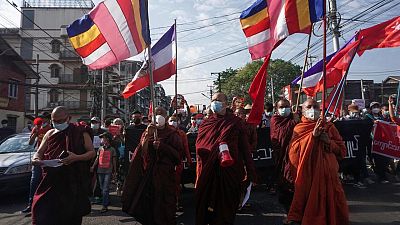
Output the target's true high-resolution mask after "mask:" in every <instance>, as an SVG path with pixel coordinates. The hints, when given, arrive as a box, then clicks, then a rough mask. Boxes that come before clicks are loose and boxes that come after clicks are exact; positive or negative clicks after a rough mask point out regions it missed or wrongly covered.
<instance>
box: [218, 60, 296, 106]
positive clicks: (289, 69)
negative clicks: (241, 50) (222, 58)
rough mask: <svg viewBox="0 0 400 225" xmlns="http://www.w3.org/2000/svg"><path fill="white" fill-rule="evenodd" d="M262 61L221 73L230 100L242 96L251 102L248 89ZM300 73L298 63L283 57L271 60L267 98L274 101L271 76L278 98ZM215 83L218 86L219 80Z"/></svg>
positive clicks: (225, 91) (223, 87)
mask: <svg viewBox="0 0 400 225" xmlns="http://www.w3.org/2000/svg"><path fill="white" fill-rule="evenodd" d="M262 63H263V61H261V60H258V61H253V62H251V63H247V64H246V65H245V66H244V67H242V68H238V69H236V70H233V69H232V68H229V69H227V70H225V71H224V72H222V73H221V88H222V92H224V93H225V94H227V96H228V99H229V100H231V99H232V98H233V97H235V96H241V97H244V98H245V102H246V103H251V99H250V97H249V95H248V90H249V87H250V84H251V82H252V81H253V78H254V76H255V75H256V74H257V72H258V70H259V69H260V67H261V65H262ZM300 73H301V70H300V66H298V65H294V64H292V63H290V62H286V61H284V60H281V59H275V60H271V61H270V63H269V67H268V81H267V91H266V99H267V100H268V101H272V96H271V92H272V91H271V86H270V84H271V82H270V81H271V78H272V79H273V82H274V90H275V93H274V97H275V99H278V97H279V96H280V95H281V94H282V92H281V90H282V89H283V87H285V86H286V85H288V84H290V82H292V80H293V79H294V78H295V77H296V76H297V75H299V74H300ZM214 84H215V85H217V87H218V85H219V84H218V80H217V81H215V82H214Z"/></svg>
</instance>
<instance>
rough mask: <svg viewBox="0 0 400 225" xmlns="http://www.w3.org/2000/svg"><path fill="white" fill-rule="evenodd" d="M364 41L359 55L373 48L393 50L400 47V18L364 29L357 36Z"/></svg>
mask: <svg viewBox="0 0 400 225" xmlns="http://www.w3.org/2000/svg"><path fill="white" fill-rule="evenodd" d="M361 39H362V44H361V45H360V48H359V49H358V51H357V53H358V55H362V54H363V53H364V51H366V50H369V49H373V48H392V47H398V46H400V16H398V17H395V18H393V19H391V20H388V21H386V22H383V23H380V24H378V25H375V26H373V27H370V28H367V29H363V30H361V31H360V32H358V34H357V40H361Z"/></svg>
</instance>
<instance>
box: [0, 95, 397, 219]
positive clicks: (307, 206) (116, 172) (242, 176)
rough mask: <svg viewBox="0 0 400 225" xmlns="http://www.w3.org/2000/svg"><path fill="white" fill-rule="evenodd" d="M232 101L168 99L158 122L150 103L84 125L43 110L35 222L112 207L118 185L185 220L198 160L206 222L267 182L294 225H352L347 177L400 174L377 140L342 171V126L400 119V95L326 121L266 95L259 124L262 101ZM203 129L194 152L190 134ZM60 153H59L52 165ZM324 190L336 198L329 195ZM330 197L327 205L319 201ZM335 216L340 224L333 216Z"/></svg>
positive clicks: (151, 214)
mask: <svg viewBox="0 0 400 225" xmlns="http://www.w3.org/2000/svg"><path fill="white" fill-rule="evenodd" d="M228 102H229V101H228V99H227V97H226V95H224V94H222V93H217V94H216V95H214V96H213V99H212V102H211V104H210V105H209V107H207V109H206V110H204V111H203V112H200V113H191V112H190V109H189V106H188V104H187V102H185V105H186V106H187V107H186V111H183V112H184V113H181V112H179V113H176V112H169V113H168V112H167V111H166V110H165V109H163V108H160V107H158V108H156V109H155V110H154V113H155V114H156V117H155V118H156V120H155V121H154V122H153V123H151V121H152V119H153V117H152V115H148V116H147V115H146V116H145V115H143V112H140V111H134V112H133V113H132V115H131V118H130V121H124V120H123V119H121V118H113V119H111V118H106V119H105V120H104V121H101V120H100V119H99V118H98V117H92V118H91V119H90V121H80V122H77V123H71V117H70V115H69V113H68V110H67V109H66V108H64V107H57V108H55V109H54V110H53V112H52V113H51V114H49V113H43V114H42V115H40V116H39V117H38V118H36V119H35V120H34V121H33V126H32V123H30V126H28V127H27V128H26V130H25V132H30V133H31V136H30V140H29V144H31V145H35V148H36V149H37V153H36V154H35V156H34V158H33V161H32V164H33V167H32V178H31V188H30V195H29V201H28V206H27V208H26V209H24V210H23V211H22V212H24V213H32V219H33V224H38V225H40V224H52V223H54V224H81V221H82V216H84V215H86V214H87V213H88V212H89V211H90V202H89V200H90V201H91V204H101V205H102V209H101V211H100V212H101V213H105V212H107V211H108V206H109V205H110V204H112V203H110V198H109V195H110V190H111V189H112V188H115V190H116V192H117V196H120V197H121V199H122V203H123V211H124V212H126V213H128V214H130V215H132V216H134V217H135V219H137V220H138V221H139V222H141V223H142V224H144V225H146V224H164V225H165V224H166V225H169V224H176V217H175V213H176V212H177V211H183V206H182V203H181V201H180V194H181V183H182V181H181V177H182V171H183V163H184V162H186V163H188V165H189V167H190V168H192V169H194V168H193V166H192V165H193V164H194V162H196V180H195V188H196V201H195V204H196V217H195V220H196V224H200V225H201V224H233V223H234V218H235V214H236V211H237V209H238V205H239V204H240V196H241V195H242V194H243V191H244V190H243V186H248V184H250V183H252V184H253V185H255V184H258V183H266V184H267V187H268V191H270V192H272V193H275V192H277V194H278V199H279V202H280V203H282V205H283V206H284V209H285V210H286V213H287V215H288V216H287V218H286V219H285V221H284V222H285V223H286V224H313V222H315V220H320V221H321V224H344V225H345V224H348V210H347V205H346V200H345V196H344V192H343V189H342V187H341V182H354V186H355V187H358V188H367V187H368V185H371V184H373V183H375V182H381V183H388V182H389V179H388V175H393V176H394V177H395V180H399V178H398V175H399V174H398V172H399V171H400V165H396V164H397V161H396V160H393V159H391V158H389V157H386V156H382V155H378V154H374V153H371V144H367V145H366V146H365V147H364V146H363V147H364V148H365V149H361V150H362V151H365V152H366V154H365V155H366V156H367V157H366V158H364V159H361V163H360V166H359V167H356V168H352V169H351V170H343V169H339V164H338V162H339V161H340V160H341V159H343V158H344V157H345V155H346V147H345V145H344V142H343V141H342V138H341V136H340V134H339V132H338V131H337V130H336V128H335V127H334V126H332V124H333V123H332V122H336V121H353V120H365V121H368V122H370V123H376V121H379V120H382V121H386V122H394V123H396V124H399V119H397V117H396V116H395V113H394V112H395V109H396V107H395V106H394V99H393V97H390V98H389V100H388V104H383V105H381V104H379V103H378V102H372V103H371V104H370V105H369V106H368V107H366V108H364V109H360V107H359V105H357V104H355V103H354V102H353V103H352V104H350V105H348V106H346V107H345V108H346V110H342V112H341V115H340V116H338V117H335V116H334V115H331V114H327V116H326V121H327V122H326V123H325V122H324V121H323V120H322V119H321V117H322V112H321V108H320V106H319V104H318V103H317V102H316V101H314V100H312V99H308V100H307V101H305V102H304V103H303V104H302V105H301V106H299V107H296V106H292V105H291V103H290V102H289V101H288V100H286V99H280V100H278V101H277V102H276V103H275V104H272V103H266V104H265V111H264V112H263V113H262V118H261V121H260V123H259V124H249V123H247V118H248V116H249V114H250V111H251V108H252V107H251V105H246V106H244V99H243V98H235V99H233V100H232V104H231V105H230V106H229V104H228ZM300 107H301V108H300ZM293 108H295V109H297V110H293ZM168 114H169V116H168ZM6 124H7V121H2V128H0V131H2V130H4V132H3V131H2V133H4V135H6V132H9V130H8V129H7V125H6ZM1 129H2V130H1ZM371 133H372V129H371ZM10 134H11V133H10ZM10 134H8V133H7V135H10ZM193 136H194V137H195V139H196V145H195V150H192V152H191V151H190V149H189V148H190V147H189V142H188V137H193ZM371 142H372V136H371V137H370V139H369V143H371ZM260 146H270V148H271V150H272V159H273V161H274V167H271V168H263V170H265V171H262V172H266V173H261V174H263V175H260V173H259V172H260V171H258V169H257V168H255V166H254V162H253V159H252V154H254V153H255V152H257V149H259V148H260ZM193 151H195V152H193ZM316 152H322V153H321V154H322V155H321V154H317V153H316ZM51 160H59V161H57V163H58V164H57V165H55V166H54V165H53V166H46V164H45V161H51ZM307 168H308V169H307ZM317 171H318V172H317ZM78 172H79V173H80V174H79V175H77V173H78ZM60 175H61V176H63V178H64V180H61V178H60ZM375 175H376V176H375ZM375 177H376V178H375ZM315 182H318V183H315ZM64 192H68V193H69V194H64ZM318 193H319V194H318ZM320 194H322V195H324V196H327V197H326V198H324V199H322V200H321V198H320ZM57 195H63V196H64V197H65V198H60V199H58V200H57V201H62V200H63V199H65V201H66V202H61V203H59V202H58V203H52V201H55V199H53V198H55V196H57ZM304 196H308V197H307V198H305V197H304ZM331 197H332V198H331ZM74 204H80V205H79V207H74V206H73V205H74ZM321 204H323V205H326V207H327V208H325V207H322V208H321V207H319V208H318V207H316V206H318V205H321ZM312 205H315V206H312ZM60 211H61V212H60ZM317 215H318V216H317ZM332 217H334V218H335V219H333V222H332V221H330V222H328V223H325V222H324V221H326V220H327V218H332ZM314 224H315V223H314ZM318 224H319V223H318Z"/></svg>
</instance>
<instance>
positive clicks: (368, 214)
mask: <svg viewBox="0 0 400 225" xmlns="http://www.w3.org/2000/svg"><path fill="white" fill-rule="evenodd" d="M344 188H345V191H346V195H347V198H348V204H349V207H350V219H351V224H352V225H400V184H399V183H389V184H373V185H370V186H369V187H368V188H367V189H358V188H355V187H353V186H352V185H349V184H347V185H345V186H344ZM0 199H1V200H0V224H1V225H28V224H30V218H26V217H24V215H22V214H20V213H19V210H21V209H22V208H24V206H25V199H26V194H19V195H11V196H1V197H0ZM111 201H112V205H113V206H112V207H110V211H109V212H107V213H105V214H100V212H99V211H100V208H101V207H100V206H99V205H94V206H93V210H92V213H91V214H90V215H88V216H86V217H85V218H84V222H83V224H85V225H109V224H113V225H114V224H124V225H127V224H133V225H135V224H137V225H139V223H137V222H135V221H134V219H132V218H131V217H129V216H127V215H126V214H124V213H122V212H121V210H120V204H119V200H118V198H117V197H116V196H115V193H112V199H111ZM183 201H184V202H183V204H184V206H185V213H183V214H182V215H180V216H179V217H178V223H182V224H185V225H193V224H194V222H193V220H194V219H193V218H194V207H193V191H192V189H186V190H185V191H184V193H183ZM250 204H251V205H250V207H249V208H246V209H244V210H243V211H241V212H239V213H238V215H237V219H236V223H235V224H237V225H281V224H282V222H281V221H282V217H283V215H284V214H283V209H282V207H281V206H280V205H279V204H278V203H277V200H276V196H275V195H271V194H270V193H268V192H266V191H265V190H264V187H258V189H257V190H255V191H254V192H253V195H252V197H251V199H250Z"/></svg>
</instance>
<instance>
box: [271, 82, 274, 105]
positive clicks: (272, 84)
mask: <svg viewBox="0 0 400 225" xmlns="http://www.w3.org/2000/svg"><path fill="white" fill-rule="evenodd" d="M271 92H272V96H271V99H272V104H275V96H274V95H275V91H274V80H273V79H272V77H271Z"/></svg>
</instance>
